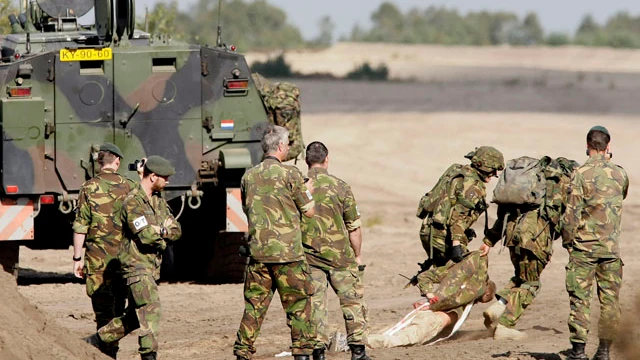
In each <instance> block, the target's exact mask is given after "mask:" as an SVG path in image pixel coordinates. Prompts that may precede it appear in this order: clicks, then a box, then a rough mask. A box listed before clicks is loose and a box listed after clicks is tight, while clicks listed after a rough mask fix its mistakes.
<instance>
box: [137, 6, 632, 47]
mask: <svg viewBox="0 0 640 360" xmlns="http://www.w3.org/2000/svg"><path fill="white" fill-rule="evenodd" d="M158 1H159V0H137V2H136V5H137V7H136V8H137V12H138V14H139V15H143V14H144V7H145V6H146V5H148V6H149V7H150V8H151V7H152V6H153V4H155V3H156V2H158ZM210 1H215V2H216V3H217V1H216V0H210ZM267 1H268V2H269V3H271V4H273V5H275V6H278V7H280V8H282V9H285V10H286V11H287V21H288V22H289V23H292V24H294V25H296V26H297V27H298V28H299V29H300V31H302V35H303V36H304V37H305V38H306V39H311V38H313V37H315V36H316V35H317V33H318V20H319V19H320V18H321V17H322V16H324V15H329V16H331V18H332V19H333V21H334V23H335V24H336V33H335V34H334V37H335V38H338V37H340V35H343V34H345V35H349V34H350V32H351V29H352V28H353V26H354V25H355V24H356V23H359V24H360V25H361V26H363V27H365V28H368V27H369V26H370V24H371V23H370V21H369V17H370V16H371V13H372V12H373V11H375V10H376V9H377V8H378V7H379V6H380V4H381V3H383V2H384V1H383V0H267ZM194 2H195V0H180V1H179V7H180V9H182V10H187V9H188V8H189V5H190V4H193V3H194ZM391 2H393V3H395V4H396V6H398V8H400V9H401V10H402V12H406V11H407V10H409V9H411V8H414V7H418V8H421V9H425V8H427V7H428V6H430V5H436V6H442V5H445V6H447V7H448V8H453V9H457V10H459V11H460V12H461V13H463V14H464V13H467V12H469V11H479V10H489V11H498V10H504V11H511V12H515V13H517V14H518V15H520V17H521V18H522V17H523V16H524V14H526V13H527V12H528V11H535V12H536V13H537V14H538V16H539V18H540V22H541V23H542V27H543V28H544V29H545V30H546V31H547V32H549V31H560V32H568V33H571V34H573V32H574V31H575V30H576V28H577V27H578V24H579V23H580V20H581V19H582V17H583V16H584V15H585V14H587V13H591V14H592V15H593V16H594V18H595V19H596V21H598V22H599V23H603V22H604V20H605V19H607V18H608V17H609V16H611V15H613V14H615V13H616V12H619V11H623V10H626V11H629V12H631V13H632V14H633V15H635V16H638V15H640V1H638V0H536V1H523V0H395V1H393V0H391ZM223 11H224V9H223Z"/></svg>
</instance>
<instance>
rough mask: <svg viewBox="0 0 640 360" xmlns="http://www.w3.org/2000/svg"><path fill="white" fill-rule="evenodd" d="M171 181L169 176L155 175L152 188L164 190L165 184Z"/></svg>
mask: <svg viewBox="0 0 640 360" xmlns="http://www.w3.org/2000/svg"><path fill="white" fill-rule="evenodd" d="M168 183H169V177H168V176H158V175H156V176H155V179H154V181H153V183H152V184H151V189H152V190H153V191H162V190H163V189H164V187H165V186H167V184H168Z"/></svg>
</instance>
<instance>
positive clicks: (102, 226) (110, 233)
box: [73, 169, 137, 274]
mask: <svg viewBox="0 0 640 360" xmlns="http://www.w3.org/2000/svg"><path fill="white" fill-rule="evenodd" d="M136 186H137V185H136V183H135V182H134V181H132V180H130V179H128V178H126V177H124V176H122V175H120V174H118V173H116V172H115V171H114V170H111V169H105V170H103V171H101V172H100V173H99V174H98V175H96V176H95V177H94V178H93V179H91V180H89V181H87V182H85V183H84V184H83V185H82V188H81V189H80V194H79V196H78V208H77V213H76V218H75V221H74V222H73V231H74V232H76V233H79V234H86V236H87V237H86V239H85V246H86V247H87V251H86V254H85V264H86V269H85V270H86V272H87V273H88V274H93V273H95V272H100V271H103V270H104V269H105V267H106V265H107V264H106V261H105V260H106V259H107V258H108V257H109V258H115V257H116V256H117V255H118V251H119V249H120V244H121V242H122V223H121V222H120V216H119V212H120V209H121V207H122V200H124V198H125V197H126V196H127V194H128V193H129V192H130V191H131V189H133V188H135V187H136Z"/></svg>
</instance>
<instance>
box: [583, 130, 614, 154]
mask: <svg viewBox="0 0 640 360" xmlns="http://www.w3.org/2000/svg"><path fill="white" fill-rule="evenodd" d="M609 141H611V136H609V134H607V133H605V132H603V131H600V130H594V129H591V130H589V132H588V133H587V146H588V147H589V148H590V149H594V150H598V151H605V150H606V149H607V145H609Z"/></svg>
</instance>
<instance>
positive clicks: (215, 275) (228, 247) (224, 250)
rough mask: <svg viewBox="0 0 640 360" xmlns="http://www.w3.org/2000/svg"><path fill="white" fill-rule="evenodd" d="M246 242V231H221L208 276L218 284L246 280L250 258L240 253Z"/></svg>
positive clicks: (215, 244)
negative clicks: (246, 270)
mask: <svg viewBox="0 0 640 360" xmlns="http://www.w3.org/2000/svg"><path fill="white" fill-rule="evenodd" d="M246 244H247V240H246V237H245V233H220V234H219V235H218V237H217V239H216V240H215V243H214V246H213V256H212V257H211V260H210V261H209V265H208V266H207V278H208V279H209V280H210V281H213V282H214V283H216V284H237V283H242V282H244V275H245V269H246V267H247V260H248V258H247V257H245V256H241V255H240V253H239V248H240V246H242V245H246Z"/></svg>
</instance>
